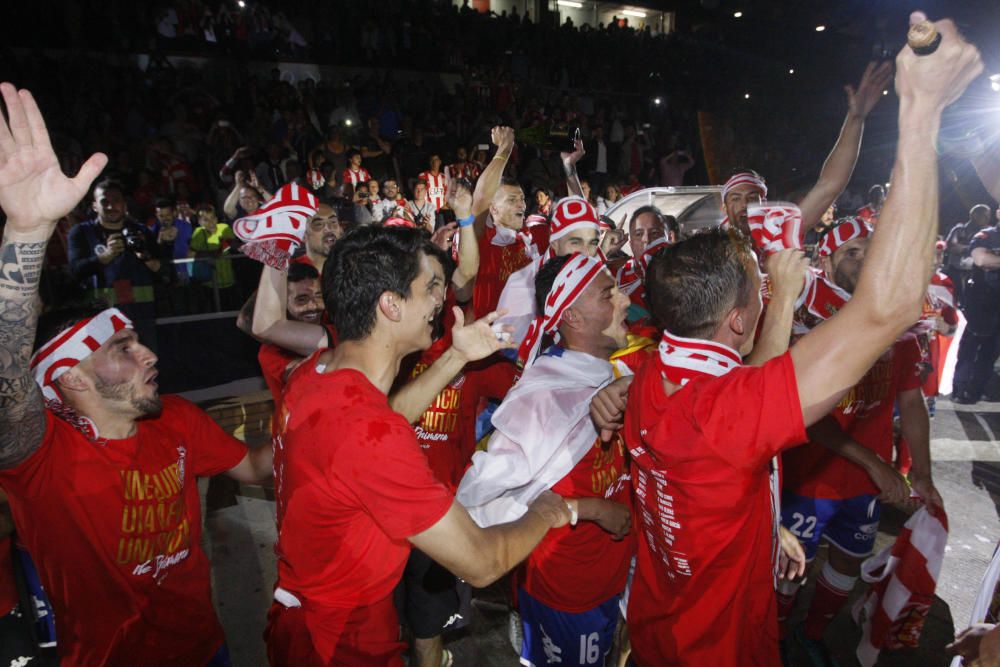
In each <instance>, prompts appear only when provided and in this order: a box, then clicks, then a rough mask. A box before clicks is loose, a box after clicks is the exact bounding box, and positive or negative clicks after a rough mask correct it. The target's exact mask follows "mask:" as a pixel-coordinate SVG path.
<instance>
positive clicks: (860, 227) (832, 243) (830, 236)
mask: <svg viewBox="0 0 1000 667" xmlns="http://www.w3.org/2000/svg"><path fill="white" fill-rule="evenodd" d="M872 232H873V230H872V226H871V225H869V224H868V223H867V222H865V221H864V220H862V219H861V218H843V219H841V220H838V221H837V222H836V223H835V225H834V226H833V227H832V228H831V229H830V231H828V232H827V233H826V234H824V235H823V239H822V240H821V241H820V242H819V245H817V246H816V254H817V255H818V256H820V257H829V256H830V255H832V254H833V253H835V252H837V249H838V248H840V247H841V246H842V245H844V244H845V243H848V242H849V241H853V240H854V239H863V238H868V237H869V236H871V235H872Z"/></svg>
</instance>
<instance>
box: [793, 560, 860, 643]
mask: <svg viewBox="0 0 1000 667" xmlns="http://www.w3.org/2000/svg"><path fill="white" fill-rule="evenodd" d="M831 580H832V581H831ZM857 580H858V578H857V577H851V576H848V575H845V574H841V573H840V572H837V571H836V570H834V569H833V568H832V567H830V564H829V563H827V564H826V565H824V566H823V571H822V572H821V573H820V575H819V578H818V579H817V580H816V591H815V593H813V599H812V604H811V605H810V606H809V613H808V614H807V615H806V622H805V628H804V630H805V635H806V637H807V638H808V639H812V640H813V641H822V639H823V633H824V632H825V631H826V628H827V626H828V625H830V621H832V620H833V617H834V616H836V615H837V612H838V611H840V608H841V607H843V606H844V603H845V602H847V598H848V596H850V594H851V589H852V588H854V582H856V581H857ZM845 589H846V590H845Z"/></svg>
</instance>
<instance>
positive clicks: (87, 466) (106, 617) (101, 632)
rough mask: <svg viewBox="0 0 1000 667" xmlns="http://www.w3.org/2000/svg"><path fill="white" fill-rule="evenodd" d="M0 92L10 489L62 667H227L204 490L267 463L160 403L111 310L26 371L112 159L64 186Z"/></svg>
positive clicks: (40, 126)
mask: <svg viewBox="0 0 1000 667" xmlns="http://www.w3.org/2000/svg"><path fill="white" fill-rule="evenodd" d="M0 93H2V95H3V98H4V102H5V104H6V108H7V117H8V118H9V119H10V120H9V124H8V123H4V122H2V121H0V208H2V209H3V211H4V213H6V215H7V225H6V227H5V229H4V235H3V241H2V243H0V257H3V266H4V270H3V273H2V276H0V378H2V382H0V485H2V487H3V489H4V491H5V492H6V493H7V495H8V497H9V501H10V508H11V512H12V514H13V517H14V523H15V526H16V528H17V532H18V535H19V536H20V539H21V541H23V542H24V544H25V545H26V546H27V548H28V551H29V552H30V553H31V554H32V555H33V556H35V558H36V563H37V564H38V565H39V574H40V577H41V581H42V584H43V586H44V587H45V590H46V591H48V593H49V595H50V596H51V599H52V605H53V607H54V609H55V615H56V617H57V618H58V619H59V621H58V623H59V626H58V634H59V636H58V650H59V655H60V658H61V659H62V660H63V661H64V662H65V663H66V664H73V665H98V664H100V665H131V664H136V663H142V664H149V665H177V664H186V665H206V664H228V655H227V654H226V652H225V647H224V637H223V634H222V628H221V626H220V625H219V621H218V619H217V618H216V615H215V610H214V608H213V607H212V599H211V584H210V578H209V564H208V558H207V557H206V556H205V553H204V552H203V551H202V549H201V544H200V536H201V524H202V521H201V507H200V502H199V496H198V486H197V478H198V477H203V476H209V475H214V474H217V473H221V472H226V473H228V474H229V475H230V476H231V477H234V478H235V479H237V480H240V481H245V482H257V481H259V480H261V479H264V478H265V477H267V476H269V475H270V470H271V450H270V448H269V447H261V448H258V449H256V450H253V451H251V452H249V453H248V451H247V448H246V447H245V446H244V445H243V444H242V443H241V442H239V441H238V440H235V439H234V438H232V437H230V436H229V435H227V434H226V433H225V432H223V431H222V429H221V428H219V427H218V426H217V425H216V424H215V422H213V421H212V419H211V418H210V417H208V415H206V414H205V413H204V412H202V411H201V410H199V409H198V408H196V407H195V406H194V405H192V404H191V403H188V402H187V401H185V400H184V399H181V398H179V397H176V396H163V397H161V396H160V395H159V392H158V389H157V385H156V361H157V360H156V355H154V354H153V353H152V352H151V351H150V350H149V349H148V348H146V347H145V346H144V345H142V343H141V342H140V341H139V339H138V337H137V336H136V333H135V331H134V330H133V328H132V325H131V322H129V320H128V318H126V317H125V316H124V315H123V314H122V313H121V312H120V311H118V310H117V309H114V308H109V309H107V310H104V311H101V312H99V313H96V314H93V315H92V316H91V317H88V318H85V319H78V318H74V319H73V320H69V321H63V320H62V318H55V317H53V318H52V319H53V320H54V321H53V322H52V323H50V324H52V326H51V327H50V328H51V333H48V334H47V333H45V332H43V331H39V332H38V337H39V339H40V340H41V341H42V342H44V345H42V346H41V347H40V348H39V350H38V352H36V354H35V355H34V356H31V354H30V353H31V348H32V339H34V338H35V337H36V328H40V327H38V311H39V309H40V300H39V295H38V279H39V273H40V270H41V261H42V257H43V256H44V254H45V246H46V244H47V242H48V240H49V237H50V236H51V234H52V232H53V230H54V229H55V226H56V222H57V221H58V220H59V218H61V217H62V216H64V215H66V213H67V212H69V211H70V209H72V208H73V207H74V206H75V205H76V204H77V202H79V201H80V199H82V198H83V197H84V196H85V195H86V193H87V189H88V187H89V186H90V184H91V183H92V182H93V181H94V179H95V178H96V177H97V175H98V174H99V173H100V171H101V169H103V167H104V165H105V164H106V163H107V157H105V156H104V155H102V154H95V155H93V156H92V157H91V158H90V159H89V160H87V162H85V163H84V165H83V167H81V169H80V172H79V174H78V175H77V176H76V177H75V178H67V177H66V176H65V175H63V173H62V171H61V169H60V167H59V162H58V160H57V158H56V155H55V153H54V152H53V150H52V147H51V144H50V142H49V135H48V131H47V130H46V128H45V122H44V121H43V119H42V116H41V113H40V112H39V110H38V107H37V105H36V104H35V101H34V99H33V98H32V96H31V94H30V93H29V92H28V91H26V90H21V91H18V90H16V89H15V88H14V86H12V85H11V84H9V83H4V84H0ZM61 322H63V323H64V324H65V326H62V325H61ZM45 341H47V342H45Z"/></svg>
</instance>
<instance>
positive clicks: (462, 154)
mask: <svg viewBox="0 0 1000 667" xmlns="http://www.w3.org/2000/svg"><path fill="white" fill-rule="evenodd" d="M455 157H456V159H457V160H458V161H459V162H465V161H466V160H468V159H469V153H468V152H467V151H466V150H465V146H459V147H458V149H457V150H456V151H455Z"/></svg>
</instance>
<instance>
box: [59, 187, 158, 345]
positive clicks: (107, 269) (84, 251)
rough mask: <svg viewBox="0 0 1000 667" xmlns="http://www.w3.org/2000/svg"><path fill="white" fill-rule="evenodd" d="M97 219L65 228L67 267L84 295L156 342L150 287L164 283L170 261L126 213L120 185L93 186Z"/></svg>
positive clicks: (123, 194) (145, 231)
mask: <svg viewBox="0 0 1000 667" xmlns="http://www.w3.org/2000/svg"><path fill="white" fill-rule="evenodd" d="M93 208H94V211H95V212H96V214H97V218H96V219H94V220H86V221H84V222H81V223H80V224H78V225H77V226H76V227H74V228H73V229H71V230H70V232H69V265H70V272H71V273H72V274H73V277H74V279H76V280H77V281H78V282H79V283H80V284H81V285H82V286H83V288H84V289H85V290H86V291H87V296H88V298H89V299H91V300H93V301H103V302H104V303H107V304H108V305H114V306H117V307H118V308H119V309H120V310H121V311H122V312H123V313H125V314H126V315H128V316H129V317H130V318H131V319H132V320H133V321H134V322H135V327H136V329H137V330H138V331H139V334H140V335H141V336H142V338H143V340H144V341H149V342H151V343H154V344H155V340H156V339H155V325H154V321H153V320H154V318H155V316H156V311H155V307H154V301H155V299H154V286H155V285H157V284H161V283H165V282H168V281H169V275H170V267H171V264H170V262H161V261H160V256H159V248H158V244H157V242H156V237H155V236H154V235H153V234H152V233H151V232H150V231H148V230H147V229H146V228H145V227H144V226H143V225H141V224H139V223H138V222H136V221H135V220H132V219H131V218H129V217H128V212H127V207H126V204H125V193H124V190H123V189H122V185H121V183H119V182H117V181H112V180H105V181H101V182H100V183H98V184H97V185H96V186H94V203H93Z"/></svg>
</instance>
